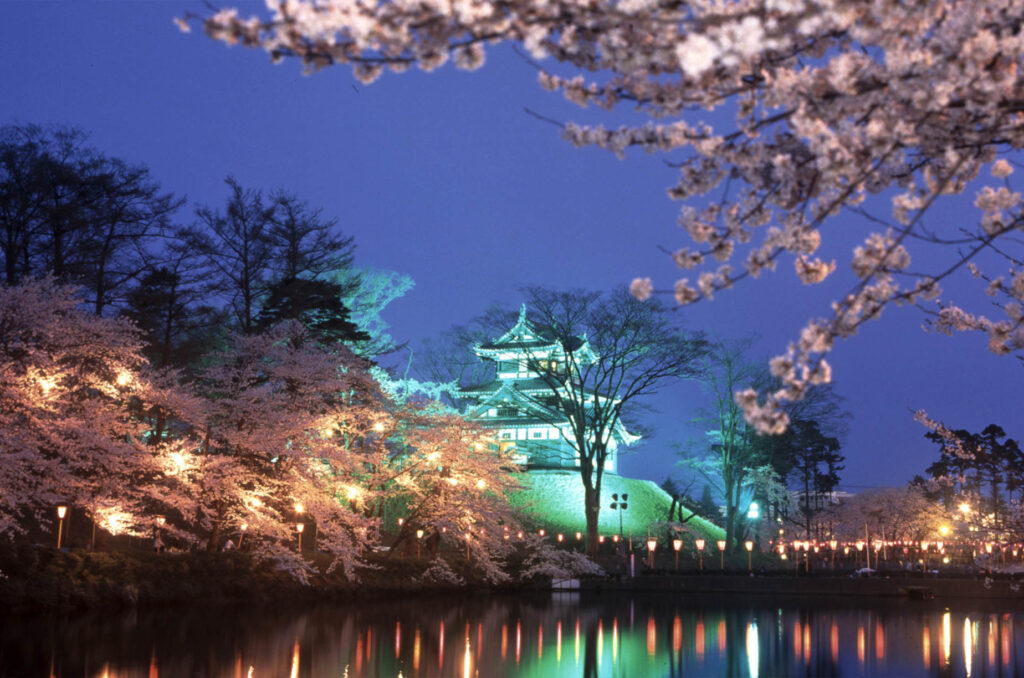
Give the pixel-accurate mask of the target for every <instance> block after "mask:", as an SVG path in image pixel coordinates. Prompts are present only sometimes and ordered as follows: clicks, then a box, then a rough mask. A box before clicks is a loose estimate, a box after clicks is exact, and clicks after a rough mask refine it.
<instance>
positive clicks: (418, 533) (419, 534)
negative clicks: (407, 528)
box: [416, 530, 423, 539]
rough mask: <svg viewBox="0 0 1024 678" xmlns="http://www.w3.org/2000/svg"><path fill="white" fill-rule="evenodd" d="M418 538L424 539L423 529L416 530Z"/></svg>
mask: <svg viewBox="0 0 1024 678" xmlns="http://www.w3.org/2000/svg"><path fill="white" fill-rule="evenodd" d="M416 538H417V539H423V530H416Z"/></svg>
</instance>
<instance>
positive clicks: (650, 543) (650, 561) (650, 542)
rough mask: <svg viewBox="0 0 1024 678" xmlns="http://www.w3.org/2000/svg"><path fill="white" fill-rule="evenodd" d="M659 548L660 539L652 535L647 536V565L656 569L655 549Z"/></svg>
mask: <svg viewBox="0 0 1024 678" xmlns="http://www.w3.org/2000/svg"><path fill="white" fill-rule="evenodd" d="M656 548H658V540H657V539H654V538H652V537H648V538H647V567H648V568H649V569H652V570H653V569H654V549H656Z"/></svg>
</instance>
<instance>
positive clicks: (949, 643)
mask: <svg viewBox="0 0 1024 678" xmlns="http://www.w3.org/2000/svg"><path fill="white" fill-rule="evenodd" d="M952 647H953V632H952V630H951V628H950V616H949V612H945V613H943V615H942V664H943V665H945V666H949V659H950V656H949V653H950V649H951V648H952Z"/></svg>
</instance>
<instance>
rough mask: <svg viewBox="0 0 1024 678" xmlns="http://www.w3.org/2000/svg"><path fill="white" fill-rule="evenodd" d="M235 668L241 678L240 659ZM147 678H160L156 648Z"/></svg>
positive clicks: (151, 657) (150, 659)
mask: <svg viewBox="0 0 1024 678" xmlns="http://www.w3.org/2000/svg"><path fill="white" fill-rule="evenodd" d="M236 666H237V667H238V668H236V669H235V674H236V675H237V676H238V678H241V674H242V660H241V659H239V660H238V662H236ZM50 673H51V674H53V669H52V668H51V669H50ZM148 678H160V669H159V668H157V665H156V648H155V647H154V648H153V650H152V651H151V652H150V653H149V676H148Z"/></svg>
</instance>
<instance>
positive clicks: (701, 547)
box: [693, 539, 704, 551]
mask: <svg viewBox="0 0 1024 678" xmlns="http://www.w3.org/2000/svg"><path fill="white" fill-rule="evenodd" d="M693 545H694V546H696V547H697V550H698V551H703V550H704V540H703V539H695V540H694V542H693Z"/></svg>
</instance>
